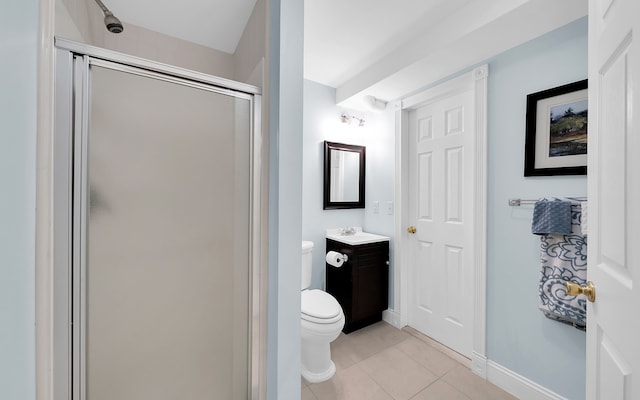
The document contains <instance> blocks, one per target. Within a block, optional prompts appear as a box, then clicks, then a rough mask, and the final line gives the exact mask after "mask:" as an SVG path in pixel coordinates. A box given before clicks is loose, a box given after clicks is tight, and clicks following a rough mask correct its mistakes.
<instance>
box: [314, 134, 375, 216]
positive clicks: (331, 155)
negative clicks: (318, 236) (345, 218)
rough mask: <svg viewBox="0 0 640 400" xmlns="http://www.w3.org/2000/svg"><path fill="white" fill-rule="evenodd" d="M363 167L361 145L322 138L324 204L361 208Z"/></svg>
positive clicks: (336, 206) (327, 208) (363, 157)
mask: <svg viewBox="0 0 640 400" xmlns="http://www.w3.org/2000/svg"><path fill="white" fill-rule="evenodd" d="M364 171H365V147H364V146H357V145H353V144H344V143H335V142H327V141H325V142H324V196H323V197H324V201H323V208H324V209H325V210H335V209H345V208H364V178H365V176H364Z"/></svg>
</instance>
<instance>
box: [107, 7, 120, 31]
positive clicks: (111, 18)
mask: <svg viewBox="0 0 640 400" xmlns="http://www.w3.org/2000/svg"><path fill="white" fill-rule="evenodd" d="M104 24H105V26H106V27H107V30H108V31H109V32H111V33H120V32H122V31H123V30H124V27H123V26H122V22H120V20H119V19H118V18H116V16H115V15H113V14H112V13H111V11H109V12H108V13H105V14H104Z"/></svg>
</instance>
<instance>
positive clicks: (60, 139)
mask: <svg viewBox="0 0 640 400" xmlns="http://www.w3.org/2000/svg"><path fill="white" fill-rule="evenodd" d="M55 47H56V49H55V97H54V98H55V102H54V115H55V125H54V146H53V165H54V168H53V187H54V190H53V227H52V231H53V253H54V254H53V259H54V282H53V291H54V304H53V311H54V315H53V346H54V359H53V365H52V368H53V377H54V378H53V394H54V397H53V398H54V399H55V400H63V399H64V400H85V398H86V393H85V390H84V387H83V385H84V382H83V381H84V367H85V365H84V359H83V357H84V356H83V353H84V350H83V345H84V344H83V340H84V331H83V324H84V323H85V322H84V321H85V319H86V317H84V316H83V313H84V310H81V309H80V306H79V304H78V303H80V304H83V303H82V301H83V300H82V298H81V296H83V290H82V289H81V288H82V287H83V285H82V282H81V281H79V278H78V275H79V274H78V273H74V269H78V268H80V266H81V265H83V264H84V263H83V261H82V258H83V257H84V254H83V253H84V252H83V251H82V250H81V249H82V246H83V245H84V244H83V243H82V241H84V238H85V233H84V232H83V230H84V229H85V228H84V222H83V220H84V214H86V198H85V196H86V193H85V191H86V190H85V189H86V185H85V182H86V172H87V171H86V161H87V160H86V152H85V151H82V149H81V146H82V142H83V141H84V140H83V138H86V136H87V134H88V115H89V99H90V97H89V96H90V88H89V86H90V84H89V66H90V65H99V66H103V67H104V66H107V67H108V68H111V69H116V70H120V71H123V72H129V73H134V74H137V75H141V76H146V77H152V78H156V79H161V80H165V81H168V82H172V83H176V84H181V85H185V86H189V87H193V88H199V89H205V90H209V91H212V92H216V93H219V94H224V95H230V96H233V97H236V98H242V99H247V100H249V102H250V113H251V115H250V123H249V125H250V137H249V143H250V144H249V145H250V149H249V154H250V160H249V163H250V166H249V177H250V178H249V179H250V182H248V183H249V204H250V209H249V230H250V234H249V238H250V243H249V246H248V248H249V280H250V282H249V299H248V301H249V305H250V309H249V316H250V317H249V343H248V346H249V348H248V354H249V360H248V363H249V368H248V381H247V392H248V394H249V399H251V400H260V399H265V398H266V384H265V382H266V357H267V350H266V346H267V318H266V310H267V308H266V304H267V293H266V288H267V282H266V276H267V271H266V265H267V263H266V259H265V255H266V244H267V240H266V236H265V235H266V232H267V230H266V229H265V226H264V225H265V224H266V222H265V216H266V213H265V211H264V210H266V209H267V205H266V204H265V203H266V196H264V195H263V193H262V180H263V179H264V171H266V169H265V165H266V164H265V161H264V157H263V148H264V147H263V139H262V130H261V125H262V118H261V115H262V114H261V113H262V105H261V97H262V96H261V95H262V93H261V90H260V88H258V87H255V86H252V85H247V84H244V83H240V82H235V81H231V80H228V79H224V78H219V77H215V76H211V75H208V74H203V73H199V72H195V71H190V70H186V69H183V68H179V67H174V66H170V65H166V64H161V63H157V62H154V61H150V60H145V59H141V58H138V57H132V56H128V55H125V54H122V53H117V52H114V51H110V50H106V49H102V48H97V47H94V46H89V45H85V44H80V43H76V42H72V41H68V40H64V39H59V38H56V40H55ZM78 138H80V140H77V139H78ZM79 154H80V155H81V157H85V159H79V156H78V155H79ZM74 203H79V204H80V206H79V207H77V206H74ZM74 298H76V299H78V298H79V299H80V301H79V302H78V301H76V302H74V301H73V300H74ZM78 322H79V323H78Z"/></svg>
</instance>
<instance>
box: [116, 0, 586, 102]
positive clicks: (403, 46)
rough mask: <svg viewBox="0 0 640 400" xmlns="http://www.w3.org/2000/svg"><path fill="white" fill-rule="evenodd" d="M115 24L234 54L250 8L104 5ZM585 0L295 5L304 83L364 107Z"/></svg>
mask: <svg viewBox="0 0 640 400" xmlns="http://www.w3.org/2000/svg"><path fill="white" fill-rule="evenodd" d="M104 1H105V3H106V5H107V7H109V8H110V9H111V10H112V11H113V13H114V14H115V15H116V16H118V17H119V18H120V19H121V20H122V21H123V22H125V23H131V24H135V25H139V26H142V27H145V28H148V29H151V30H154V31H158V32H162V33H164V34H167V35H170V36H174V37H178V38H180V39H184V40H188V41H191V42H194V43H198V44H201V45H204V46H207V47H211V48H214V49H217V50H221V51H224V52H226V53H230V54H232V53H234V51H235V48H236V46H237V44H238V41H239V40H240V37H241V35H242V32H243V30H244V27H245V25H246V23H247V21H248V20H249V17H250V15H251V12H252V10H253V7H254V5H255V3H256V0H181V1H180V2H177V1H176V2H172V1H163V2H158V1H157V0H136V1H131V0H104ZM587 2H588V0H563V1H561V2H558V1H557V0H395V1H389V0H304V7H305V14H304V25H305V29H304V36H305V38H304V39H305V40H304V46H305V49H304V77H305V78H306V79H309V80H313V81H316V82H319V83H322V84H324V85H328V86H331V87H335V88H336V93H337V95H336V103H338V104H340V105H342V106H345V107H347V108H356V109H366V108H367V107H368V101H367V100H366V99H371V98H372V97H374V98H377V99H381V100H384V101H389V100H394V99H398V98H401V97H403V96H405V95H407V94H408V93H410V92H411V91H412V90H415V89H416V88H420V87H423V86H425V85H428V84H429V83H433V82H434V81H436V80H438V79H441V78H443V77H445V76H447V75H450V74H451V73H452V72H455V71H459V70H461V69H464V68H467V67H469V66H472V65H474V64H478V63H480V62H483V61H484V60H487V59H489V58H491V57H493V56H495V55H497V54H499V53H500V52H503V51H505V50H507V49H509V48H512V47H515V46H517V45H519V44H521V43H524V42H526V41H528V40H531V39H533V38H535V37H538V36H540V35H542V34H544V33H546V32H549V31H551V30H553V29H556V28H558V27H560V26H563V25H565V24H567V23H569V22H572V21H574V20H576V19H578V18H580V17H583V16H585V15H586V14H587Z"/></svg>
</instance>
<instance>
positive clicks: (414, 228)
mask: <svg viewBox="0 0 640 400" xmlns="http://www.w3.org/2000/svg"><path fill="white" fill-rule="evenodd" d="M407 232H409V233H410V234H412V235H413V234H414V233H416V227H415V226H413V225H412V226H410V227H408V228H407Z"/></svg>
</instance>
